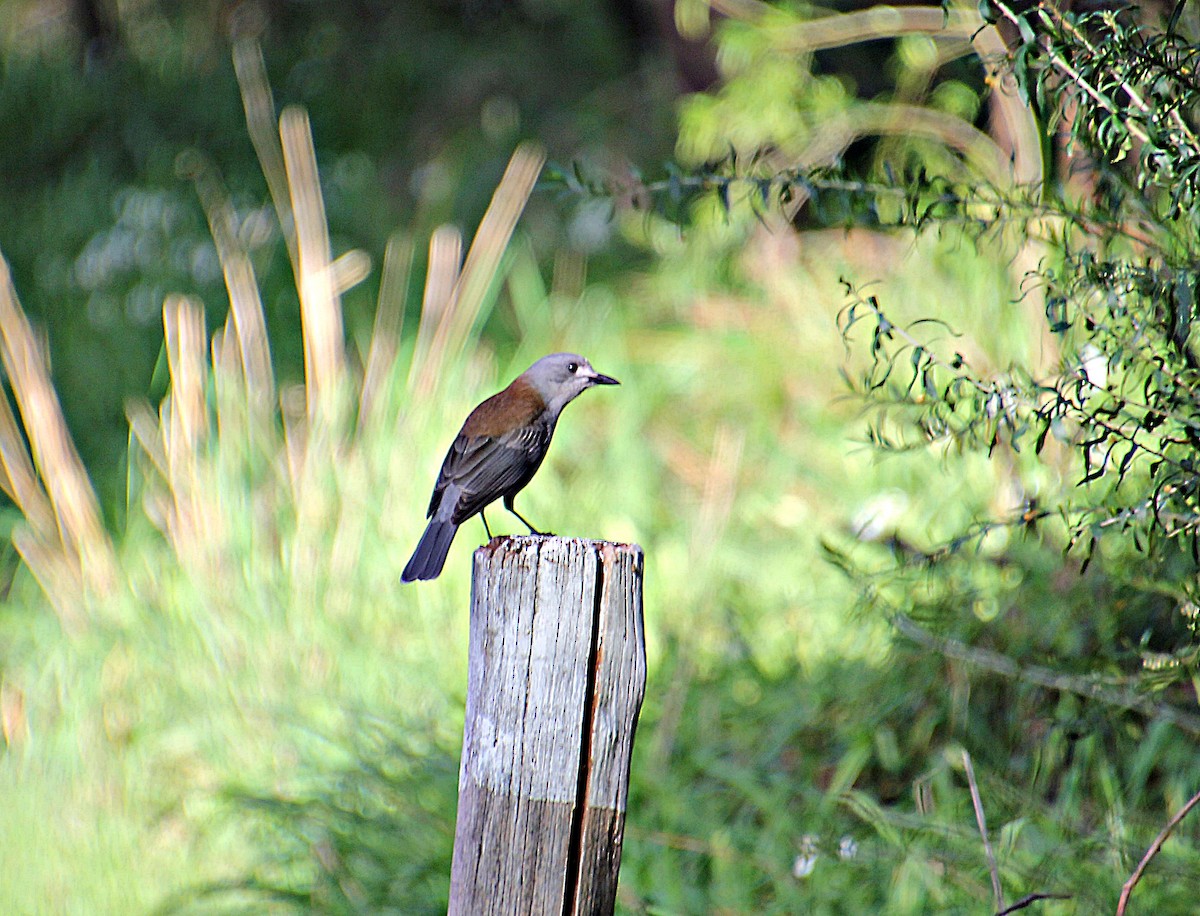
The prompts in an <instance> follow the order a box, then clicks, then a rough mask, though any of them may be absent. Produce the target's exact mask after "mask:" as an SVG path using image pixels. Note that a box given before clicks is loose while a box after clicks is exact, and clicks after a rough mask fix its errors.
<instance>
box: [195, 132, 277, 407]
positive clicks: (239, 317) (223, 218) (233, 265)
mask: <svg viewBox="0 0 1200 916" xmlns="http://www.w3.org/2000/svg"><path fill="white" fill-rule="evenodd" d="M185 170H186V171H187V172H189V173H190V177H191V178H192V179H193V182H194V184H195V186H196V194H197V196H198V197H199V198H200V205H201V207H203V209H204V213H205V215H206V216H207V218H208V226H209V231H210V233H211V234H212V238H213V244H214V246H215V247H216V249H217V258H218V260H219V261H220V262H221V270H222V271H223V272H224V275H225V287H226V289H227V290H228V291H229V317H228V319H227V321H228V322H229V325H230V327H231V328H232V329H233V332H234V335H235V339H236V340H237V344H238V352H239V354H240V361H241V366H242V374H243V376H244V378H245V387H246V391H247V393H248V395H249V397H250V399H251V401H252V403H253V406H254V408H255V409H257V410H260V411H263V410H267V409H269V408H270V407H271V406H272V405H273V404H274V401H275V382H274V377H273V375H272V372H271V345H270V342H269V341H268V339H267V323H266V317H265V313H264V311H263V305H262V297H261V296H260V294H259V290H258V279H257V277H256V276H255V273H254V265H253V264H252V263H251V261H250V254H249V252H248V251H247V250H246V246H245V245H244V244H243V242H242V241H241V239H239V238H238V233H237V215H236V213H235V212H234V209H233V203H232V201H231V200H230V199H229V193H228V191H226V189H225V188H224V186H223V185H222V184H221V181H220V179H219V178H218V176H217V174H216V171H215V169H214V168H213V167H212V165H211V164H210V163H208V162H206V161H204V160H202V159H201V158H200V157H199V156H198V155H194V154H193V155H191V156H189V157H188V158H187V159H186V160H185Z"/></svg>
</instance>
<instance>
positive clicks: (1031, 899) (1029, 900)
mask: <svg viewBox="0 0 1200 916" xmlns="http://www.w3.org/2000/svg"><path fill="white" fill-rule="evenodd" d="M1070 899H1071V895H1070V894H1043V893H1040V892H1039V893H1036V894H1026V895H1025V896H1024V897H1022V898H1021V899H1020V900H1018V901H1017V902H1016V903H1014V904H1013V905H1012V906H1010V907H1005V908H1004V909H1003V910H1000V911H998V912H997V913H996V916H1008V914H1009V913H1015V912H1016V911H1017V910H1023V909H1025V907H1027V906H1029V905H1030V904H1033V903H1037V902H1038V901H1039V900H1070Z"/></svg>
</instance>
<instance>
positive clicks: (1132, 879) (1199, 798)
mask: <svg viewBox="0 0 1200 916" xmlns="http://www.w3.org/2000/svg"><path fill="white" fill-rule="evenodd" d="M1198 804H1200V792H1197V793H1196V794H1195V795H1193V796H1192V797H1191V798H1189V799H1188V800H1187V802H1185V803H1184V806H1183V807H1182V808H1180V809H1179V810H1178V811H1176V812H1175V814H1174V815H1173V816H1172V818H1171V819H1170V820H1169V821H1167V826H1165V827H1163V829H1162V831H1161V832H1160V833H1159V834H1158V836H1157V837H1155V838H1154V842H1153V843H1151V844H1150V848H1149V849H1147V850H1146V854H1145V855H1144V856H1142V861H1140V862H1138V864H1137V868H1135V869H1134V870H1133V874H1132V875H1130V876H1129V880H1128V881H1126V882H1125V883H1124V884H1123V885H1122V886H1121V899H1120V900H1119V901H1117V916H1125V908H1126V907H1127V906H1128V905H1129V895H1130V894H1132V893H1133V889H1134V888H1135V887H1137V883H1138V882H1139V881H1141V880H1142V875H1144V874H1145V873H1146V869H1147V868H1149V867H1150V862H1151V860H1152V859H1153V858H1154V857H1155V856H1156V855H1158V853H1159V850H1161V849H1162V848H1163V844H1164V843H1166V842H1167V838H1168V837H1170V835H1171V833H1172V832H1173V831H1174V830H1175V828H1176V827H1178V826H1179V824H1180V822H1181V821H1182V820H1183V819H1184V818H1185V817H1187V816H1188V814H1189V813H1191V810H1192V809H1193V808H1195V807H1196V805H1198Z"/></svg>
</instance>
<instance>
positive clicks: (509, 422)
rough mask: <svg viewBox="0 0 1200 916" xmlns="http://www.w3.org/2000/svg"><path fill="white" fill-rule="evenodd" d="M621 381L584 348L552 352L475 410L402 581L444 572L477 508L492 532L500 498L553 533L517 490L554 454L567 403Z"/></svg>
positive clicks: (449, 456)
mask: <svg viewBox="0 0 1200 916" xmlns="http://www.w3.org/2000/svg"><path fill="white" fill-rule="evenodd" d="M619 384H621V383H620V382H618V381H617V380H616V379H615V378H613V377H611V376H608V375H602V374H600V373H599V372H597V371H596V370H595V369H593V368H592V364H591V363H589V362H588V361H587V360H586V359H584V358H583V357H582V356H580V355H578V354H577V353H551V354H550V355H549V356H543V357H542V358H541V359H539V360H538V361H537V362H535V363H534V364H533V365H532V366H530V367H529V368H528V369H526V370H525V371H524V372H522V373H521V374H520V375H519V376H517V378H516V379H515V380H514V381H513V382H512V384H510V385H509V386H508V387H507V388H505V389H504V390H503V391H501V392H499V393H498V394H494V395H492V396H491V397H490V398H488V399H487V400H486V401H484V402H483V403H482V404H480V405H479V406H478V407H476V408H475V409H474V410H473V411H471V414H470V416H468V417H467V419H466V422H465V423H463V425H462V429H461V430H459V433H458V436H456V437H455V439H454V442H453V443H452V444H451V445H450V450H449V451H448V452H447V453H446V460H445V461H443V462H442V469H441V472H440V473H439V474H438V478H437V483H436V484H435V485H434V488H433V497H432V498H431V499H430V500H429V509H428V510H427V511H426V513H425V517H426V518H428V519H429V524H428V525H427V526H426V528H425V533H424V534H423V535H421V540H420V542H419V543H418V544H417V548H416V550H414V551H413V555H412V557H411V558H410V559H409V561H408V565H406V566H405V567H404V572H403V573H402V574H401V576H400V579H401V581H402V582H413V581H416V580H420V579H435V578H437V576H438V574H439V573H440V572H441V571H442V566H443V565H444V564H445V562H446V554H447V553H448V552H449V551H450V544H451V542H452V541H453V540H454V535H455V533H456V532H457V531H458V527H459V525H461V524H462V523H463V522H465V521H466V520H467V519H469V518H470V517H471V516H473V515H475V514H476V513H478V514H479V516H480V518H482V519H483V527H484V530H485V531H486V532H487V535H488V539H489V540H490V539H491V537H492V529H491V527H490V526H489V525H488V523H487V516H486V515H484V509H486V508H487V507H488V506H489V505H491V504H492V503H494V502H495V501H496V500H497V499H502V500H503V502H504V508H506V509H507V510H508V511H509V512H511V513H512V514H513V515H515V516H516V517H517V518H519V519H520V520H521V521H522V522H523V523H524V524H525V526H526V527H527V528H529V533H530V534H538V535H543V534H545V532H542V531H538V530H537V529H536V528H534V527H533V525H531V524H530V523H529V522H528V521H527V520H526V519H525V518H524V516H522V515H521V513H519V512H518V511H517V510H516V508H515V507H514V506H513V498H514V497H515V496H516V495H517V494H518V493H519V492H520V491H521V490H522V489H523V488H524V487H525V485H526V484H527V483H529V481H530V480H532V479H533V475H534V474H535V473H537V469H538V468H539V467H540V466H541V463H542V459H543V458H545V457H546V450H547V449H549V448H550V438H551V437H552V436H553V435H554V427H555V424H557V423H558V417H559V414H561V413H562V409H563V408H564V407H566V406H567V405H568V404H569V403H571V401H573V400H575V398H577V397H578V396H579V395H580V394H582V393H583V392H584V391H587V389H589V388H593V387H595V386H596V385H619Z"/></svg>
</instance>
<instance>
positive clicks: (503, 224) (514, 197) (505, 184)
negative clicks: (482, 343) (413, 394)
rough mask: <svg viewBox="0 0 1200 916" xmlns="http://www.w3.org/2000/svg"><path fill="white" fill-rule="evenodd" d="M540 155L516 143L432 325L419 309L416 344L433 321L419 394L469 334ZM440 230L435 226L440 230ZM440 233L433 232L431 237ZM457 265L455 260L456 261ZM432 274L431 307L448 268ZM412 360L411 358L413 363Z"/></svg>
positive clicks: (437, 300) (535, 149)
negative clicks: (515, 147)
mask: <svg viewBox="0 0 1200 916" xmlns="http://www.w3.org/2000/svg"><path fill="white" fill-rule="evenodd" d="M544 162H545V155H544V154H543V152H542V150H541V149H540V148H538V147H536V146H534V145H532V144H529V143H525V144H522V145H521V146H519V147H517V149H516V151H515V152H514V153H513V155H512V158H511V159H510V160H509V163H508V168H506V169H505V170H504V176H503V177H502V178H501V179H500V183H499V185H497V186H496V190H495V193H493V194H492V200H491V203H490V204H489V205H488V208H487V211H486V212H485V213H484V215H483V219H482V220H480V222H479V228H478V229H477V230H476V232H475V238H474V239H473V240H472V242H471V248H470V250H469V251H468V252H467V257H466V261H465V262H464V263H463V266H462V271H461V273H458V274H457V276H456V277H455V280H454V283H453V287H452V289H451V290H450V291H449V294H448V295H446V296H445V298H444V301H445V308H444V311H441V312H440V314H438V316H437V318H438V320H437V322H436V325H433V323H432V322H431V321H430V320H429V319H428V318H427V316H426V315H425V313H424V308H423V309H422V315H421V328H419V329H418V345H420V343H421V330H422V329H426V333H428V331H427V328H428V327H429V326H431V325H432V326H433V327H434V330H433V333H432V339H431V340H430V341H429V344H428V349H427V350H425V351H424V354H423V359H422V363H421V366H420V368H419V369H418V375H417V380H418V381H417V386H416V390H417V391H418V393H424V392H427V391H429V390H431V388H432V386H433V384H434V381H435V379H436V377H437V372H438V367H439V366H441V365H442V364H443V361H445V360H448V359H455V358H457V357H458V356H459V355H460V354H461V352H462V350H463V348H464V347H465V346H466V342H467V340H468V338H469V336H470V333H471V328H472V327H474V325H475V322H476V321H477V320H478V318H479V314H480V312H481V311H482V309H483V305H484V302H485V301H486V298H487V293H488V290H489V289H490V288H491V286H492V284H493V283H494V282H495V280H496V274H497V271H498V270H499V267H500V259H501V258H502V257H503V255H504V252H505V250H506V249H507V248H508V243H509V241H510V240H511V239H512V234H513V230H514V229H516V225H517V220H518V219H519V218H520V216H521V212H522V211H523V210H524V209H525V204H526V203H527V202H528V200H529V195H530V194H531V193H532V192H533V187H534V184H535V183H536V182H537V179H538V175H540V174H541V171H542V164H543V163H544ZM439 233H440V230H439ZM439 233H435V234H434V239H435V241H436V239H437V236H438V234H439ZM434 257H435V251H434V247H433V244H432V243H431V245H430V270H429V276H430V277H431V278H433V277H434ZM455 266H456V267H457V261H455ZM441 271H445V272H444V273H442V272H439V274H438V276H437V280H438V283H439V286H438V287H437V289H435V290H433V291H432V292H431V287H430V284H429V283H427V284H426V296H425V303H424V307H425V308H428V307H430V306H436V305H438V304H440V302H441V301H442V300H443V294H442V287H441V285H440V284H442V283H444V282H445V280H446V279H447V278H448V270H447V267H446V266H445V265H442V266H441ZM415 366H416V361H415V360H414V367H415Z"/></svg>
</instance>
